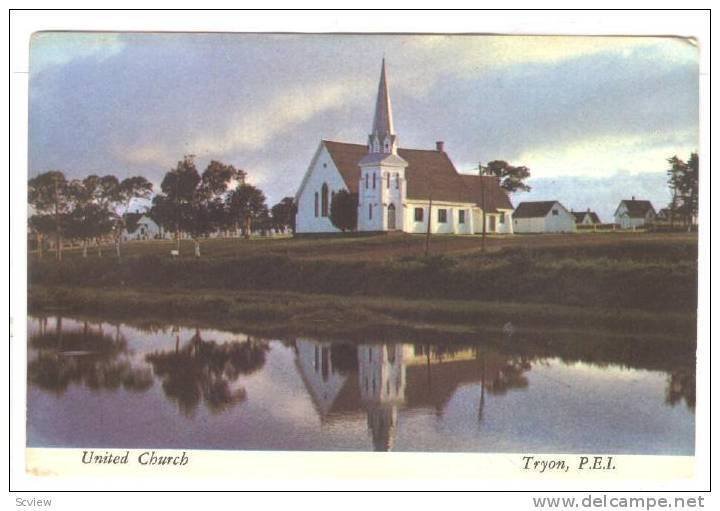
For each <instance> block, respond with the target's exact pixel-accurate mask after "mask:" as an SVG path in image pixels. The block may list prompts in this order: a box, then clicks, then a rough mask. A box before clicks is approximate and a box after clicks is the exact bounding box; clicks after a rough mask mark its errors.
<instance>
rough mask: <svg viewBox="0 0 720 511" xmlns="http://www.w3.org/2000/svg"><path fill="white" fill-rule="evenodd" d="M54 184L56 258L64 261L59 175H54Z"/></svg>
mask: <svg viewBox="0 0 720 511" xmlns="http://www.w3.org/2000/svg"><path fill="white" fill-rule="evenodd" d="M53 184H54V185H55V258H56V259H57V260H58V261H62V247H61V241H60V240H61V235H60V205H59V198H58V177H57V176H53Z"/></svg>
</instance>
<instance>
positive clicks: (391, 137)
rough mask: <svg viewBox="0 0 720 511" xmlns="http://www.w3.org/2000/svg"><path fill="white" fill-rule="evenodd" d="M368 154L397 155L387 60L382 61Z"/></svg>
mask: <svg viewBox="0 0 720 511" xmlns="http://www.w3.org/2000/svg"><path fill="white" fill-rule="evenodd" d="M368 152H369V153H370V154H373V153H385V154H397V136H396V135H395V128H394V126H393V117H392V104H391V103H390V92H389V90H388V84H387V70H386V66H385V58H383V60H382V68H381V71H380V83H379V84H378V93H377V100H376V102H375V118H374V119H373V127H372V133H370V137H369V138H368Z"/></svg>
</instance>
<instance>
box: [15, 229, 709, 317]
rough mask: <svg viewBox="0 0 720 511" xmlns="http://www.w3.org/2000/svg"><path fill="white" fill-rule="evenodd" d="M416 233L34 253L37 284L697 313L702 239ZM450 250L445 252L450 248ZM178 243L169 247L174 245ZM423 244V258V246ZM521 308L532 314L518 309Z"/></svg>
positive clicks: (142, 244) (31, 269)
mask: <svg viewBox="0 0 720 511" xmlns="http://www.w3.org/2000/svg"><path fill="white" fill-rule="evenodd" d="M479 243H480V240H479V238H477V237H460V236H447V237H442V236H435V237H433V239H432V240H431V245H430V246H431V255H429V256H428V257H425V256H424V255H423V252H422V248H423V247H424V239H423V238H422V237H420V236H412V235H390V236H382V235H380V236H365V237H359V236H351V237H330V238H328V237H325V238H314V239H313V238H299V239H287V238H286V239H269V240H268V239H264V240H249V241H248V240H237V239H232V240H207V241H206V242H205V246H204V247H203V250H204V254H205V255H204V256H203V257H201V258H200V259H196V258H191V257H181V258H179V259H171V258H170V257H169V255H167V254H169V247H171V246H174V245H173V244H172V243H171V242H162V241H159V242H158V241H150V242H136V243H129V244H127V245H125V246H124V249H125V252H126V256H125V257H123V258H122V259H121V260H120V261H118V260H117V259H116V258H114V257H109V256H106V257H90V258H87V259H83V258H82V257H77V255H75V256H70V257H66V258H65V260H63V261H62V262H61V263H57V262H55V261H53V260H51V259H49V258H45V259H43V260H37V259H31V261H30V264H29V278H30V284H31V287H33V286H38V285H39V286H45V287H65V288H71V287H78V288H92V287H99V288H112V289H115V290H116V292H117V290H121V289H123V288H132V289H136V290H139V289H142V290H148V291H156V290H171V291H183V290H202V292H205V290H217V291H273V292H292V293H302V294H306V295H307V294H322V295H336V296H340V297H343V296H373V297H383V298H388V299H389V298H402V299H413V300H418V299H422V300H430V301H432V300H436V301H442V300H455V301H479V302H483V303H490V302H495V303H514V304H546V305H548V304H549V305H563V306H576V307H587V308H598V309H603V310H608V311H613V313H619V312H622V311H624V310H628V309H631V310H647V311H655V312H659V311H670V312H683V313H688V312H690V313H694V311H695V309H696V302H697V237H696V235H692V234H664V233H663V234H649V233H614V234H596V233H593V234H569V235H535V236H514V237H497V238H492V239H491V240H488V250H487V252H485V253H482V252H480V246H479ZM443 248H444V251H443V250H442V249H443ZM166 249H167V252H166ZM418 249H420V253H418ZM516 314H522V311H520V310H518V311H517V313H516Z"/></svg>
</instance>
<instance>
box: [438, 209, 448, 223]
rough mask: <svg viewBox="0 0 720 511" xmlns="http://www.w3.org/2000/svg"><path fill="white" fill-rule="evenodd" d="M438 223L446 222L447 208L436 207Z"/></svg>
mask: <svg viewBox="0 0 720 511" xmlns="http://www.w3.org/2000/svg"><path fill="white" fill-rule="evenodd" d="M438 223H439V224H446V223H447V209H438Z"/></svg>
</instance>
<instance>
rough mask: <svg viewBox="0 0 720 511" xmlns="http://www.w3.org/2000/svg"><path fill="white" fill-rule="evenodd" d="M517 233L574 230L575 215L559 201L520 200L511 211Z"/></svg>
mask: <svg viewBox="0 0 720 511" xmlns="http://www.w3.org/2000/svg"><path fill="white" fill-rule="evenodd" d="M513 229H514V230H515V232H517V233H543V232H575V230H576V225H575V216H574V215H573V214H572V213H571V212H570V211H568V209H567V208H566V207H565V206H563V205H562V204H561V203H560V202H559V201H556V200H555V201H552V200H551V201H535V202H521V203H520V204H519V205H518V207H517V209H516V210H515V212H514V213H513Z"/></svg>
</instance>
